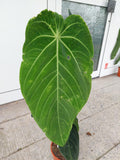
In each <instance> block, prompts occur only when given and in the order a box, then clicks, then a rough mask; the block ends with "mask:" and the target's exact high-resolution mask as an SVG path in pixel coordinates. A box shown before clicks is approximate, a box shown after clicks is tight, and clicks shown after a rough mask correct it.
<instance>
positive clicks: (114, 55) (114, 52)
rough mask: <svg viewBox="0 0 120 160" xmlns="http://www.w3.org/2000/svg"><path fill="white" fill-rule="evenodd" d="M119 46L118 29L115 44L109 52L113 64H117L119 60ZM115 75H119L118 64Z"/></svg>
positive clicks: (119, 67) (119, 34)
mask: <svg viewBox="0 0 120 160" xmlns="http://www.w3.org/2000/svg"><path fill="white" fill-rule="evenodd" d="M119 48H120V29H119V33H118V36H117V40H116V43H115V46H114V48H113V50H112V53H111V59H115V61H114V64H118V63H119V62H120V51H119V52H118V50H119ZM117 75H118V76H119V77H120V66H118V73H117Z"/></svg>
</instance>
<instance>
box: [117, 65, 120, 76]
mask: <svg viewBox="0 0 120 160" xmlns="http://www.w3.org/2000/svg"><path fill="white" fill-rule="evenodd" d="M117 75H118V77H120V67H118V73H117Z"/></svg>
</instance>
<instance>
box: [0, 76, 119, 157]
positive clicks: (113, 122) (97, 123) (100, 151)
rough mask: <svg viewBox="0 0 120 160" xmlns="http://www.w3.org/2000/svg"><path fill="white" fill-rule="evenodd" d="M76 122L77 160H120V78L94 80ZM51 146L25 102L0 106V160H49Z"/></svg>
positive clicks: (110, 77)
mask: <svg viewBox="0 0 120 160" xmlns="http://www.w3.org/2000/svg"><path fill="white" fill-rule="evenodd" d="M78 118H79V126H80V129H79V135H80V155H79V160H120V77H117V76H116V75H111V76H107V77H104V78H97V79H93V81H92V91H91V95H90V97H89V100H88V102H87V104H86V105H85V107H84V108H83V109H82V111H81V112H80V113H79V115H78ZM50 143H51V142H50V141H49V140H48V139H47V138H46V136H45V135H44V133H43V132H42V131H41V129H40V128H39V127H38V126H37V125H36V123H35V122H34V120H33V118H31V115H30V112H29V109H28V107H27V105H26V104H25V102H24V100H21V101H18V102H14V103H10V104H5V105H2V106H0V160H52V156H51V153H50Z"/></svg>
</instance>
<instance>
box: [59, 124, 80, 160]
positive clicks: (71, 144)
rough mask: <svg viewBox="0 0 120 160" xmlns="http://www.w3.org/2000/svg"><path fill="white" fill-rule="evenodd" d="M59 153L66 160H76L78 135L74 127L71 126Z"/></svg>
mask: <svg viewBox="0 0 120 160" xmlns="http://www.w3.org/2000/svg"><path fill="white" fill-rule="evenodd" d="M59 150H60V152H61V153H62V154H63V156H64V157H65V159H66V160H77V159H78V156H79V135H78V131H77V128H76V126H75V125H73V127H72V130H71V132H70V136H69V138H68V141H67V143H66V144H65V145H64V146H63V147H59Z"/></svg>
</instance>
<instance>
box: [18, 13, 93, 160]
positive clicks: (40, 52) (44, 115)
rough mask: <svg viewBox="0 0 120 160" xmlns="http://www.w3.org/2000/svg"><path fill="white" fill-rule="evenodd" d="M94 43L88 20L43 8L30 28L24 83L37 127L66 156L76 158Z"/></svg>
mask: <svg viewBox="0 0 120 160" xmlns="http://www.w3.org/2000/svg"><path fill="white" fill-rule="evenodd" d="M92 57H93V43H92V39H91V35H90V32H89V30H88V27H87V25H86V23H85V22H84V20H83V19H82V18H81V17H80V16H79V15H70V16H69V17H67V18H66V19H65V20H64V19H63V17H62V16H61V15H59V14H57V13H55V12H52V11H48V10H44V11H42V12H41V13H40V14H38V16H37V17H34V18H32V19H30V21H29V22H28V24H27V27H26V33H25V43H24V46H23V61H22V63H21V68H20V86H21V91H22V94H23V96H24V98H25V101H26V103H27V104H28V106H29V108H30V111H31V114H32V116H33V118H34V120H35V121H36V122H37V124H38V126H39V127H40V128H41V129H42V130H43V132H45V134H46V136H47V137H48V138H49V139H50V140H51V141H52V142H53V143H54V144H53V143H52V144H53V145H52V147H51V148H55V147H56V150H57V152H58V151H59V152H60V153H61V154H62V155H63V156H64V157H63V156H62V157H61V155H59V154H60V153H58V156H59V157H56V156H55V154H56V153H54V151H52V152H53V154H54V158H55V157H56V158H55V159H58V160H59V159H61V160H62V159H66V160H77V159H78V155H79V135H78V128H79V127H78V120H77V118H76V117H77V114H78V113H79V112H80V110H81V109H82V107H83V106H84V105H85V103H86V102H87V100H88V97H89V94H90V90H91V73H92V71H93V61H92Z"/></svg>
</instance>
